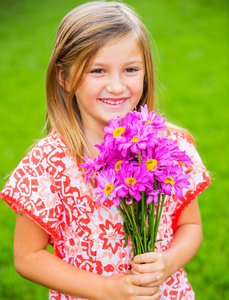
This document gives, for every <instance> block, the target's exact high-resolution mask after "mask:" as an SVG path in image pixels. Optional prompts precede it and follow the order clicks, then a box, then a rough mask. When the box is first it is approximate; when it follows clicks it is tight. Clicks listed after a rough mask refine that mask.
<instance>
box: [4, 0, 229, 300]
mask: <svg viewBox="0 0 229 300" xmlns="http://www.w3.org/2000/svg"><path fill="white" fill-rule="evenodd" d="M84 2H86V1H73V0H39V1H35V0H21V1H19V0H14V1H8V0H1V1H0V50H1V52H0V76H1V80H0V103H1V105H0V118H1V125H0V151H1V152H0V188H1V189H2V188H3V186H4V184H5V182H6V176H7V175H8V174H10V172H12V171H13V169H14V168H15V167H16V166H17V164H18V163H19V161H20V160H21V158H22V157H23V156H24V154H25V153H26V151H27V149H28V148H29V147H30V146H31V144H32V143H33V142H34V141H35V140H36V139H39V138H41V137H42V136H44V133H42V129H43V127H44V123H45V113H46V108H45V73H46V68H47V64H48V61H49V57H50V54H51V51H52V45H53V42H54V38H55V34H56V30H57V27H58V24H59V22H60V20H61V19H62V17H63V16H64V15H65V14H66V13H67V12H68V11H70V10H71V9H72V8H74V7H75V6H77V5H79V4H81V3H84ZM126 3H128V4H130V5H132V6H133V7H134V8H135V9H136V10H137V12H138V13H139V15H140V16H141V17H142V20H143V22H144V23H145V24H146V26H147V28H148V29H149V31H150V32H151V35H152V37H153V38H154V40H155V43H156V45H157V50H154V53H155V62H156V69H157V74H158V87H159V92H158V98H159V105H160V108H161V110H162V111H163V112H164V113H165V115H166V117H167V118H168V119H169V120H170V121H172V122H174V123H176V124H179V125H181V126H183V127H185V128H187V129H189V130H190V131H191V132H192V133H193V134H194V135H195V137H196V140H197V149H198V151H199V153H200V155H201V157H202V159H203V161H204V163H205V165H206V166H207V168H208V169H209V170H210V171H211V174H212V185H211V187H210V188H209V189H208V190H206V191H205V192H204V193H203V194H202V195H200V197H199V204H200V209H201V214H202V220H203V230H204V241H203V244H202V246H201V248H200V250H199V252H198V254H197V255H196V257H195V258H194V259H193V260H192V261H191V262H190V263H189V264H188V265H187V266H186V270H187V272H188V276H189V280H190V282H191V284H192V286H193V288H194V290H195V292H196V299H198V300H211V299H212V300H213V299H214V300H218V299H229V291H228V286H229V272H228V268H229V263H228V256H229V241H228V231H229V226H228V219H229V205H228V198H227V197H228V195H229V182H228V153H229V147H228V145H229V142H228V128H229V127H228V125H229V124H228V119H229V118H228V115H229V106H228V86H229V84H228V69H229V66H228V54H229V47H228V29H229V26H228V25H229V24H228V23H229V22H228V21H229V18H228V12H229V1H227V0H151V1H150V0H141V1H139V0H133V1H131V0H127V1H126ZM15 218H16V216H15V214H14V213H13V212H12V211H11V210H10V209H9V208H8V206H7V205H6V204H5V203H4V202H3V201H0V299H2V300H6V299H7V300H9V299H11V300H14V299H23V300H24V299H25V300H30V299H36V300H43V299H47V298H48V291H47V289H45V288H43V287H40V286H38V285H36V284H34V283H31V282H28V281H26V280H24V279H23V278H21V277H20V276H19V275H18V274H17V273H16V271H15V270H14V264H13V234H14V225H15ZM28 238H29V237H28Z"/></svg>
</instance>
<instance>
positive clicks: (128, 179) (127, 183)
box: [125, 177, 136, 187]
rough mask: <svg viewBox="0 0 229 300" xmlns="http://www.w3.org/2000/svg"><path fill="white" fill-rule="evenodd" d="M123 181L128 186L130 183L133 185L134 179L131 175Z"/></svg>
mask: <svg viewBox="0 0 229 300" xmlns="http://www.w3.org/2000/svg"><path fill="white" fill-rule="evenodd" d="M125 183H126V185H127V186H128V187H130V186H131V185H135V183H136V180H135V179H134V178H133V177H129V178H126V179H125Z"/></svg>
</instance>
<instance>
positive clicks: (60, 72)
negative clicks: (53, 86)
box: [56, 64, 70, 92]
mask: <svg viewBox="0 0 229 300" xmlns="http://www.w3.org/2000/svg"><path fill="white" fill-rule="evenodd" d="M56 79H57V81H58V82H59V84H60V85H61V86H62V88H63V89H64V90H65V91H66V92H70V82H69V78H68V75H67V74H66V72H65V71H64V68H63V66H62V65H61V64H57V65H56Z"/></svg>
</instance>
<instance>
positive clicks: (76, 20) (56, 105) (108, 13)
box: [46, 1, 177, 161]
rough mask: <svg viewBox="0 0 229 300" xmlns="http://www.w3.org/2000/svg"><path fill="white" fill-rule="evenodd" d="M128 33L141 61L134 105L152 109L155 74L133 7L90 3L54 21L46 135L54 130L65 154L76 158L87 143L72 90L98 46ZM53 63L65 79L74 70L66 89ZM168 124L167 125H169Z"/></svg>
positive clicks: (147, 40) (143, 30)
mask: <svg viewBox="0 0 229 300" xmlns="http://www.w3.org/2000/svg"><path fill="white" fill-rule="evenodd" d="M129 33H133V34H134V35H135V37H136V38H137V40H138V42H139V45H140V47H141V49H142V52H143V58H144V65H145V66H144V67H145V76H144V83H143V93H142V96H141V99H140V100H139V103H138V105H137V109H139V108H140V106H141V105H144V104H147V106H148V109H149V110H155V107H156V96H155V74H154V64H153V59H152V51H151V43H150V38H149V34H148V32H147V29H146V27H145V26H144V24H143V23H142V22H141V20H140V18H139V17H138V15H137V14H136V13H135V12H134V10H133V9H132V8H130V7H129V6H128V5H125V4H123V3H120V2H115V1H114V2H113V1H112V2H99V1H95V2H89V3H86V4H83V5H80V6H78V7H76V8H75V9H73V10H72V11H70V12H69V13H68V14H67V15H66V16H65V17H64V18H63V20H62V21H61V23H60V25H59V28H58V31H57V35H56V39H55V43H54V47H53V52H52V55H51V58H50V62H49V65H48V69H47V77H46V99H47V108H48V114H47V129H48V134H51V133H58V134H59V135H60V136H61V137H62V138H63V139H64V141H65V142H66V144H67V146H68V149H69V151H70V153H71V154H72V155H73V156H74V157H75V158H76V159H78V160H80V161H81V160H82V158H83V150H84V149H87V142H86V139H85V136H84V131H83V127H82V120H81V115H80V111H79V108H78V105H77V99H76V97H75V91H76V90H77V88H78V87H79V85H80V83H81V82H82V80H83V77H84V74H85V73H86V71H87V68H88V66H89V64H90V61H91V60H92V58H93V57H94V56H95V55H96V53H97V52H98V50H99V49H101V47H103V46H104V45H105V44H107V43H108V42H110V41H112V40H113V39H115V38H120V37H123V36H125V35H127V34H129ZM58 65H61V68H62V70H63V72H64V75H65V77H66V78H68V75H69V74H70V71H71V72H72V71H73V72H74V74H73V76H71V78H72V82H70V91H68V92H67V91H66V89H65V88H64V87H63V86H61V84H60V83H59V82H58V80H57V75H56V73H57V67H58ZM79 72H80V74H79ZM76 73H77V75H78V76H77V77H76ZM168 127H171V129H172V128H173V127H174V126H173V125H168ZM175 129H177V128H175Z"/></svg>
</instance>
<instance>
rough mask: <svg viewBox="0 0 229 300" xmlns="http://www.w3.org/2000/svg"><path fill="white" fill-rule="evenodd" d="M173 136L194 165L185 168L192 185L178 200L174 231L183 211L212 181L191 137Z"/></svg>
mask: <svg viewBox="0 0 229 300" xmlns="http://www.w3.org/2000/svg"><path fill="white" fill-rule="evenodd" d="M172 135H173V138H172V139H173V140H176V141H177V143H178V146H179V148H180V150H181V151H185V153H186V154H187V155H188V156H189V157H190V158H191V160H192V162H193V164H191V165H189V166H188V167H185V166H183V167H184V170H185V173H186V174H188V175H189V176H190V177H189V179H188V181H189V182H190V185H189V186H188V187H187V188H185V189H183V197H182V198H181V199H177V205H176V209H175V212H174V221H173V230H175V229H176V228H177V226H178V224H179V218H180V215H181V213H182V211H183V210H184V209H185V208H186V207H187V206H188V204H189V203H191V202H192V200H194V199H195V198H196V197H198V196H199V195H200V194H201V193H202V192H203V191H204V190H205V189H206V188H207V187H208V186H209V185H210V183H211V179H210V175H209V173H208V172H207V170H206V168H205V166H204V164H203V162H202V160H201V158H200V156H199V154H198V152H197V150H196V148H195V146H194V144H193V143H192V141H191V140H190V139H189V137H188V136H187V135H185V134H183V133H174V134H172ZM174 136H175V137H174Z"/></svg>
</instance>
